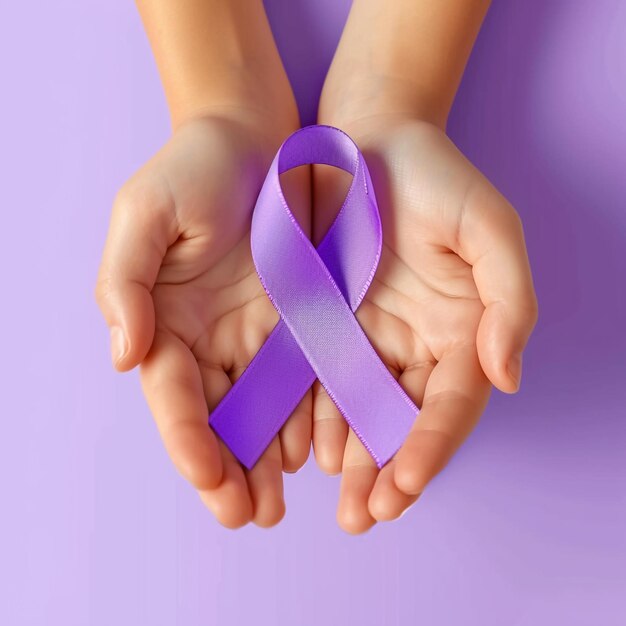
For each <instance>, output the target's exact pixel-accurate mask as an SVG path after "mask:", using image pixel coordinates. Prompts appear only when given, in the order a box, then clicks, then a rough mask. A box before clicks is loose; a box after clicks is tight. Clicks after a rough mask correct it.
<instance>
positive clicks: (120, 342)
mask: <svg viewBox="0 0 626 626" xmlns="http://www.w3.org/2000/svg"><path fill="white" fill-rule="evenodd" d="M125 354H126V338H125V337H124V331H123V330H122V329H121V328H120V327H119V326H112V327H111V358H112V359H113V364H114V365H117V363H118V362H119V361H120V359H121V358H122V357H123V356H124V355H125Z"/></svg>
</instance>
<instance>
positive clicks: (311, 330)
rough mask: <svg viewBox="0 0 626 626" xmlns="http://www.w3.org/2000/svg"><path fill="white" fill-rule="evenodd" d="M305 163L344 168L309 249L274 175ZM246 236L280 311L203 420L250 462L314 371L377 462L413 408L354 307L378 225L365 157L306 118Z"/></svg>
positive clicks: (390, 450) (275, 167)
mask: <svg viewBox="0 0 626 626" xmlns="http://www.w3.org/2000/svg"><path fill="white" fill-rule="evenodd" d="M310 163H323V164H327V165H332V166H335V167H339V168H341V169H344V170H346V171H348V172H349V173H351V174H352V175H353V180H352V184H351V186H350V189H349V191H348V193H347V196H346V199H345V200H344V203H343V205H342V207H341V209H340V211H339V213H338V215H337V217H336V218H335V221H334V222H333V224H332V226H331V227H330V229H329V230H328V233H327V234H326V236H325V237H324V239H323V240H322V242H321V243H320V245H319V246H318V248H317V250H316V249H315V247H314V246H313V244H312V243H311V242H310V241H309V239H308V237H307V236H306V235H305V234H304V232H303V231H302V229H301V228H300V226H299V224H298V223H297V221H296V219H295V217H294V216H293V214H292V213H291V211H290V209H289V206H288V204H287V202H286V200H285V197H284V195H283V192H282V188H281V185H280V179H279V175H280V174H281V173H283V172H285V171H287V170H289V169H292V168H294V167H298V166H299V165H304V164H310ZM251 245H252V255H253V258H254V263H255V266H256V269H257V273H258V275H259V278H260V279H261V282H262V284H263V287H264V288H265V290H266V292H267V294H268V296H269V298H270V300H271V301H272V303H273V304H274V306H275V308H276V309H277V311H278V312H279V314H280V318H281V319H280V321H279V322H278V324H277V325H276V327H275V328H274V330H273V331H272V333H271V334H270V336H269V338H268V339H267V341H266V342H265V344H264V345H263V346H262V348H261V350H260V351H259V352H258V354H257V355H256V356H255V358H254V359H253V361H252V362H251V363H250V365H249V366H248V368H247V369H246V370H245V372H244V374H243V375H242V377H241V378H240V379H239V380H238V381H237V383H236V384H235V385H234V386H233V388H232V389H231V391H230V392H229V393H228V394H227V395H226V396H225V397H224V399H223V400H222V402H221V403H220V405H219V406H218V407H217V408H216V410H215V412H214V413H213V415H212V416H211V420H210V423H211V426H212V427H213V429H214V430H215V431H216V432H217V433H218V434H219V435H220V437H221V438H222V439H223V440H224V442H225V443H226V445H228V447H229V448H230V449H231V451H232V452H233V453H234V454H235V456H237V458H238V459H239V460H240V461H241V462H242V463H243V464H244V465H246V467H249V468H250V467H252V466H253V465H254V463H256V461H257V459H258V457H259V456H260V455H261V453H262V452H263V450H265V448H266V447H267V445H269V443H270V441H271V440H272V438H273V437H274V436H275V435H276V433H277V432H278V430H279V429H280V427H281V426H282V424H283V423H284V422H285V421H286V419H287V418H288V417H289V415H290V414H291V412H292V411H293V409H294V408H295V407H296V405H297V404H298V402H299V401H300V400H301V399H302V397H303V396H304V394H305V393H306V391H307V390H308V389H309V388H310V386H311V384H312V383H313V381H314V380H315V378H318V379H319V380H320V382H321V383H322V385H323V386H324V388H325V389H326V391H327V392H328V394H329V395H330V397H331V398H332V400H333V401H334V403H335V404H336V405H337V407H338V409H339V411H340V412H341V414H342V415H343V416H344V418H345V419H346V420H347V422H348V423H349V424H350V426H351V427H352V429H353V430H354V432H355V433H356V435H357V436H358V437H359V439H360V440H361V442H362V443H363V445H364V446H365V447H366V448H367V450H368V451H369V453H370V454H371V456H372V457H373V458H374V460H375V462H376V464H377V465H378V466H379V467H382V466H383V465H384V464H385V463H386V462H387V461H388V460H389V459H390V458H391V456H393V454H394V453H395V452H396V451H397V450H398V448H399V447H400V445H401V444H402V442H403V441H404V439H405V437H406V435H407V433H408V431H409V429H410V428H411V425H412V424H413V422H414V420H415V417H416V415H417V414H418V412H419V410H418V408H417V407H416V406H415V404H414V403H413V402H412V401H411V400H410V398H409V397H408V396H407V395H406V393H405V392H404V390H403V389H402V387H400V385H399V384H398V383H397V382H396V380H395V379H394V378H393V376H392V375H391V374H390V373H389V370H388V369H387V368H386V367H385V365H384V364H383V363H382V361H381V360H380V358H379V357H378V355H377V354H376V352H375V350H374V349H373V348H372V346H371V344H370V342H369V340H368V339H367V336H366V335H365V333H364V332H363V330H362V329H361V327H360V325H359V324H358V322H357V320H356V318H355V317H354V311H356V309H357V308H358V306H359V304H360V303H361V301H362V299H363V297H364V296H365V293H366V292H367V289H368V287H369V285H370V283H371V281H372V279H373V277H374V274H375V272H376V268H377V266H378V261H379V258H380V251H381V246H382V229H381V224H380V216H379V213H378V206H377V203H376V198H375V195H374V190H373V186H372V183H371V179H370V177H369V172H368V170H367V166H366V164H365V160H364V159H363V156H362V155H361V153H360V152H359V150H358V148H357V147H356V145H355V144H354V142H353V141H352V140H351V139H350V138H349V137H348V136H347V135H346V134H345V133H343V132H342V131H340V130H338V129H336V128H332V127H329V126H310V127H307V128H303V129H301V130H300V131H297V132H296V133H294V134H293V135H292V136H291V137H289V138H288V139H287V140H286V141H285V143H284V144H283V145H282V146H281V148H280V150H279V151H278V153H277V155H276V157H275V159H274V161H273V163H272V165H271V167H270V169H269V172H268V175H267V178H266V180H265V183H264V185H263V188H262V189H261V192H260V194H259V197H258V200H257V204H256V207H255V210H254V214H253V217H252V233H251Z"/></svg>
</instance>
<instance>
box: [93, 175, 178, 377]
mask: <svg viewBox="0 0 626 626" xmlns="http://www.w3.org/2000/svg"><path fill="white" fill-rule="evenodd" d="M172 206H173V202H172V199H171V196H170V194H169V193H168V192H167V191H165V190H160V189H152V188H150V189H145V188H141V186H140V185H138V184H136V183H133V182H132V181H131V182H130V183H127V184H126V185H125V186H124V187H123V188H122V190H121V191H120V192H119V193H118V195H117V197H116V199H115V202H114V204H113V212H112V216H111V224H110V227H109V233H108V235H107V240H106V244H105V247H104V253H103V256H102V262H101V265H100V270H99V272H98V281H97V284H96V300H97V302H98V306H99V307H100V310H101V311H102V314H103V315H104V318H105V320H106V323H107V325H108V327H109V330H110V334H111V359H112V361H113V365H114V366H115V368H116V369H117V370H118V371H127V370H130V369H132V368H133V367H135V366H136V365H138V364H139V363H140V362H141V361H143V359H144V358H145V356H146V354H147V353H148V350H149V349H150V346H151V345H152V340H153V338H154V329H155V317H154V304H153V301H152V294H151V290H152V288H153V286H154V283H155V281H156V278H157V275H158V273H159V269H160V267H161V262H162V260H163V257H164V255H165V252H166V251H167V247H168V241H169V234H170V233H168V231H169V230H170V229H171V224H172V222H173V220H172V219H171V218H170V219H167V215H168V214H170V215H171V208H172Z"/></svg>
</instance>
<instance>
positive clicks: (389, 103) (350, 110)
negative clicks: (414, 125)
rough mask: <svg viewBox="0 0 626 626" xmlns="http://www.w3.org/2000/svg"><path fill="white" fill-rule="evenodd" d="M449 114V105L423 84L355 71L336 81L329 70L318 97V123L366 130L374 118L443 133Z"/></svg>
mask: <svg viewBox="0 0 626 626" xmlns="http://www.w3.org/2000/svg"><path fill="white" fill-rule="evenodd" d="M448 114H449V107H448V106H446V104H445V103H444V102H442V101H441V100H440V99H438V98H437V94H435V93H432V92H431V91H429V90H428V88H427V87H426V86H420V85H418V84H415V83H413V82H411V81H406V80H403V79H399V78H395V77H392V76H382V75H373V74H370V75H360V74H358V73H354V72H353V73H351V75H350V78H349V79H348V80H339V79H337V80H336V79H335V77H334V76H333V74H332V71H331V72H329V76H328V79H327V81H326V83H325V84H324V88H323V90H322V95H321V97H320V103H319V108H318V122H319V123H320V124H330V125H332V126H337V127H339V128H343V129H347V128H355V127H359V128H362V129H363V130H365V129H366V128H367V126H368V125H369V124H370V123H371V122H373V121H376V120H382V119H413V120H419V121H423V122H426V123H428V124H431V125H433V126H436V127H437V128H439V129H441V130H443V131H444V132H445V128H446V124H447V120H448Z"/></svg>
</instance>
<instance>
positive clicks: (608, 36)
mask: <svg viewBox="0 0 626 626" xmlns="http://www.w3.org/2000/svg"><path fill="white" fill-rule="evenodd" d="M267 4H268V8H269V10H270V13H271V17H272V22H273V25H274V27H275V29H276V32H277V37H278V40H279V43H280V48H281V51H282V52H283V55H284V57H285V59H286V64H287V66H288V69H289V72H290V74H291V77H292V79H293V82H294V85H295V88H296V90H297V92H298V97H299V101H300V103H301V106H302V111H303V116H304V118H305V121H306V122H311V121H313V116H314V110H315V102H314V99H315V97H316V95H317V93H318V91H319V88H320V85H321V82H322V79H323V75H324V71H325V68H326V66H327V64H328V62H329V60H330V58H331V55H332V51H333V47H334V45H335V43H336V41H337V38H338V36H339V33H340V29H341V26H342V22H343V20H344V19H345V16H346V13H347V10H348V5H349V2H348V1H347V0H341V1H339V0H323V1H321V0H308V2H307V1H306V0H290V1H287V0H283V1H281V0H271V1H268V3H267ZM624 32H626V5H625V4H624V3H623V2H621V1H620V0H577V1H572V0H562V1H560V2H557V1H550V0H525V1H524V2H514V1H513V0H508V1H507V0H500V1H499V2H496V3H494V6H493V8H492V10H491V13H490V15H489V17H488V19H487V22H486V24H485V26H484V29H483V31H482V33H481V35H480V39H479V41H478V44H477V46H476V49H475V52H474V54H473V56H472V59H471V62H470V65H469V68H468V70H467V74H466V76H465V79H464V82H463V85H462V88H461V91H460V94H459V97H458V99H457V102H456V105H455V109H454V114H453V117H452V122H451V125H450V132H451V134H452V136H453V138H454V139H455V141H456V142H457V143H458V144H459V145H460V146H461V148H462V149H463V150H465V152H466V153H467V154H468V155H469V156H470V157H471V158H472V159H473V160H474V161H475V162H476V163H477V164H478V165H479V166H480V167H481V168H482V169H483V170H484V171H485V172H486V174H487V175H488V176H489V177H490V178H491V179H492V180H493V181H494V182H495V183H496V184H497V185H498V186H499V187H500V188H501V189H502V191H503V192H504V193H505V194H506V195H508V197H509V198H510V199H511V200H512V201H513V203H514V204H515V205H516V206H517V207H518V209H519V211H520V212H521V213H522V215H523V218H524V221H525V224H526V233H527V239H528V247H529V250H530V255H531V260H532V264H533V267H534V272H535V277H536V285H537V289H538V293H539V300H540V308H541V321H540V324H539V326H538V328H537V331H536V333H535V336H534V338H533V341H532V344H531V346H530V348H529V350H528V354H527V357H526V369H525V379H524V384H523V391H522V392H521V393H520V394H519V395H518V396H516V397H505V396H503V395H499V394H496V395H494V397H493V399H492V401H491V404H490V406H489V409H488V411H487V413H486V415H485V417H484V419H483V421H482V423H481V425H480V426H479V428H478V430H477V431H476V432H475V434H474V435H473V436H472V438H471V439H470V441H469V442H468V443H467V445H466V446H465V447H464V448H463V449H462V451H461V452H460V454H459V455H458V456H457V457H456V458H455V459H454V461H453V463H452V464H451V466H450V467H449V469H448V470H447V471H446V472H445V473H444V474H443V475H442V476H441V477H440V478H438V479H437V480H436V481H435V483H434V484H433V485H432V488H431V489H430V490H429V491H428V492H427V493H426V494H425V496H424V497H423V498H422V499H421V500H420V502H419V504H418V505H417V506H416V507H415V508H414V509H413V510H412V511H411V512H410V513H409V514H408V515H406V516H405V517H404V518H402V520H400V521H398V522H396V523H394V524H389V525H384V526H379V527H377V528H376V529H374V530H373V532H370V533H369V534H368V535H366V536H364V537H360V538H351V537H348V536H346V535H344V534H343V533H342V532H341V531H339V530H338V528H337V527H336V525H335V521H334V507H335V502H336V497H337V489H338V483H337V481H336V480H332V479H327V478H324V477H322V475H321V474H320V473H319V472H318V471H317V470H316V469H315V468H314V467H313V465H312V463H309V465H308V466H307V467H306V468H305V470H303V471H302V472H301V473H300V474H298V475H297V476H294V477H289V478H288V479H287V497H288V506H289V510H288V514H287V517H286V519H285V521H284V523H283V524H282V525H281V526H280V527H278V528H277V529H275V530H272V531H269V532H267V531H261V530H259V529H256V528H253V527H251V528H246V529H244V530H242V531H240V532H235V533H233V532H229V531H226V530H224V529H222V528H221V527H219V526H218V525H217V524H216V523H215V522H214V521H213V520H212V518H211V516H210V515H209V513H208V512H206V511H205V510H204V509H203V507H202V505H201V503H200V501H199V499H198V498H197V497H196V496H195V494H194V493H193V491H192V490H191V489H190V488H189V487H187V485H186V484H184V483H183V481H182V480H181V479H179V478H178V476H177V475H176V474H175V472H174V470H173V469H172V467H171V466H170V463H169V461H168V460H167V458H166V455H165V452H164V451H163V449H162V446H161V444H160V441H159V439H158V436H157V433H156V429H155V428H154V426H153V424H152V420H151V418H150V416H149V414H148V411H147V409H146V407H145V405H144V402H143V399H142V396H141V393H140V390H139V385H138V381H137V378H136V375H134V374H131V375H128V376H119V375H114V373H113V372H112V371H111V368H110V366H109V355H108V343H107V339H108V337H107V332H106V330H105V328H104V324H103V323H102V322H101V320H100V318H99V314H98V312H97V310H96V306H95V304H94V302H93V298H92V285H93V282H94V278H95V274H96V268H97V263H98V259H99V254H100V250H101V246H102V243H103V237H104V234H105V231H106V227H107V221H108V212H109V205H110V203H111V199H112V197H113V194H114V192H115V190H116V189H117V187H119V186H120V185H121V184H122V182H123V181H124V179H125V178H126V177H127V176H128V175H129V174H130V173H131V172H132V171H133V170H134V169H135V168H137V167H138V166H139V165H140V164H141V163H142V162H143V161H144V160H146V159H147V158H148V157H149V155H151V153H153V152H154V151H155V150H156V149H157V148H158V147H159V146H160V145H161V143H162V142H163V141H165V139H166V137H167V134H168V123H167V116H166V110H165V106H164V102H163V97H162V94H161V90H160V87H159V83H158V79H157V75H156V72H155V68H154V66H153V62H152V60H151V57H150V52H149V49H148V45H147V42H146V39H145V37H144V35H143V32H142V29H141V25H140V23H139V19H138V17H137V15H136V12H135V9H134V7H133V5H132V3H131V2H104V1H100V2H81V1H79V0H73V1H70V0H58V1H57V2H54V3H52V2H50V3H43V2H42V3H38V6H34V5H33V4H32V3H26V2H22V3H20V2H4V3H2V4H1V5H0V77H1V78H0V80H1V83H0V84H1V85H2V97H1V99H0V119H1V120H2V122H3V128H2V134H1V136H0V177H1V181H2V201H3V207H2V213H1V215H2V226H3V234H4V236H3V244H2V246H1V247H0V267H1V268H2V296H1V302H2V306H1V308H0V326H1V328H2V331H1V332H2V353H3V359H2V366H1V368H2V371H1V374H2V375H1V377H0V381H1V382H0V386H1V399H2V404H1V407H2V422H1V423H2V444H1V446H2V454H1V455H0V490H1V491H0V492H1V494H2V496H1V500H0V502H1V504H0V507H1V511H2V513H1V515H0V531H1V532H0V582H1V585H0V594H1V595H0V623H2V624H6V625H7V626H21V625H27V624H28V625H34V624H37V625H50V626H56V625H63V626H85V625H95V626H110V625H111V624H120V625H127V624H128V625H133V626H134V625H137V624H141V625H143V624H150V625H151V626H160V625H168V626H169V625H173V624H184V625H186V626H196V625H198V626H199V625H200V624H202V625H207V624H210V625H213V624H215V625H219V626H231V625H238V626H239V625H243V624H247V623H251V624H263V625H264V624H268V625H269V624H272V625H282V624H285V625H290V626H291V625H304V626H308V625H315V626H318V625H320V624H331V625H335V624H359V625H368V624H385V625H395V624H414V623H418V624H426V625H428V626H439V625H442V626H444V625H445V626H449V625H457V624H462V625H464V626H474V625H480V626H490V625H494V626H495V625H498V626H500V625H503V624H505V625H518V626H536V625H544V624H567V625H568V626H577V625H584V626H591V625H593V626H595V625H599V624H601V625H603V626H614V625H615V626H617V625H623V624H625V623H626V456H625V454H624V451H625V444H626V419H625V418H626V410H625V408H624V407H625V401H626V392H625V389H626V381H625V378H624V374H625V373H626V367H625V365H626V357H625V354H626V353H625V350H626V332H625V330H624V327H625V321H626V315H625V314H626V298H625V284H624V283H625V277H626V263H625V259H624V256H625V251H624V242H625V241H626V211H625V205H626V171H625V169H626V168H625V166H626V115H625V112H626V37H624Z"/></svg>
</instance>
